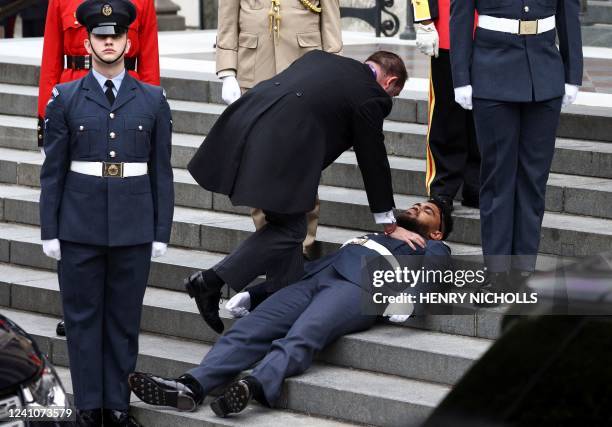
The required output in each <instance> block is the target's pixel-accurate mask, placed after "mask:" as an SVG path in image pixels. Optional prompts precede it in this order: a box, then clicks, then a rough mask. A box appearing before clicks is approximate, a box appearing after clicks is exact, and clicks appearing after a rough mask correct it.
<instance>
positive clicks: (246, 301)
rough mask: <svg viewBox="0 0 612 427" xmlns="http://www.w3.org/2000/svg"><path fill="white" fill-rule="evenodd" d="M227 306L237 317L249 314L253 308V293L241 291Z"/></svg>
mask: <svg viewBox="0 0 612 427" xmlns="http://www.w3.org/2000/svg"><path fill="white" fill-rule="evenodd" d="M225 308H226V309H227V311H229V312H230V314H231V315H232V316H234V317H235V318H238V317H244V316H246V315H247V314H249V309H250V308H251V295H250V294H249V293H248V292H240V293H238V294H236V295H234V296H233V297H232V298H230V300H229V301H228V302H227V304H225Z"/></svg>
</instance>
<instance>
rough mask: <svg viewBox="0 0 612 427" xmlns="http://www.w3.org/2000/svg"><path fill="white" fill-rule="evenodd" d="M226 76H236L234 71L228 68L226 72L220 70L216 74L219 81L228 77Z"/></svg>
mask: <svg viewBox="0 0 612 427" xmlns="http://www.w3.org/2000/svg"><path fill="white" fill-rule="evenodd" d="M228 76H234V77H235V76H236V70H233V69H231V68H228V69H227V70H221V71H219V72H218V73H217V77H219V78H220V79H222V78H223V77H228Z"/></svg>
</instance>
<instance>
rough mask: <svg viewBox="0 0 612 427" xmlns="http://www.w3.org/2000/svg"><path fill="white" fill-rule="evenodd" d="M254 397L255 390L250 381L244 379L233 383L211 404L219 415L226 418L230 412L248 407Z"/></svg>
mask: <svg viewBox="0 0 612 427" xmlns="http://www.w3.org/2000/svg"><path fill="white" fill-rule="evenodd" d="M252 398H253V391H252V390H251V388H250V387H249V383H248V381H246V380H244V379H242V380H238V381H235V382H233V383H231V384H230V385H229V386H228V387H227V388H226V389H225V391H224V392H223V395H221V396H219V397H217V398H216V399H215V400H213V401H212V402H211V404H210V407H211V409H212V410H213V412H214V413H215V415H217V416H218V417H222V418H225V417H227V416H228V415H229V414H236V413H238V412H241V411H243V410H244V408H246V407H247V405H248V404H249V402H250V401H251V399H252Z"/></svg>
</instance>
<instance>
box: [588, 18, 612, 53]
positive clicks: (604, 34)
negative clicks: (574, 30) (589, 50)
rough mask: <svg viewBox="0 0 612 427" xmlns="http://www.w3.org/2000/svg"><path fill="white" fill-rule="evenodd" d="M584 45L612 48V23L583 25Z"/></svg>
mask: <svg viewBox="0 0 612 427" xmlns="http://www.w3.org/2000/svg"><path fill="white" fill-rule="evenodd" d="M582 45H583V46H595V47H604V48H609V47H610V46H612V23H610V24H593V25H583V26H582Z"/></svg>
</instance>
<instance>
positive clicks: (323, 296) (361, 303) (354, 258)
mask: <svg viewBox="0 0 612 427" xmlns="http://www.w3.org/2000/svg"><path fill="white" fill-rule="evenodd" d="M370 236H371V238H372V239H373V240H375V241H377V242H378V243H380V244H382V245H383V246H385V247H386V248H387V249H389V251H390V252H391V253H392V254H393V255H394V256H396V257H397V256H399V255H423V256H421V257H412V258H414V259H415V260H416V261H417V262H418V266H417V265H414V266H413V267H417V268H420V267H421V266H423V267H425V268H426V269H444V268H447V267H448V265H449V263H450V249H449V248H448V246H446V245H445V244H444V243H442V242H437V241H428V243H427V246H426V248H425V249H421V248H418V250H416V251H413V250H412V249H411V248H410V247H409V246H408V245H406V244H404V243H403V242H402V241H399V240H395V239H392V238H390V237H386V236H384V235H376V236H373V235H370ZM364 257H366V258H367V259H369V260H373V261H374V264H372V263H371V262H368V264H367V265H368V267H373V266H374V265H378V266H380V268H389V267H388V265H387V264H386V261H385V258H384V257H381V256H379V255H378V254H377V253H376V252H374V251H372V250H370V249H368V248H366V247H364V246H359V245H347V246H345V247H343V248H341V249H340V250H338V251H337V252H335V253H333V254H330V255H328V256H326V257H324V258H321V259H320V260H318V261H314V262H311V263H307V265H306V273H305V275H304V276H303V277H302V279H301V280H300V281H298V282H297V283H294V284H292V285H289V286H287V287H285V288H283V289H281V290H279V291H278V292H276V293H274V294H273V295H272V296H270V297H269V298H267V299H266V300H265V301H264V302H262V303H261V304H260V305H258V306H257V307H256V308H255V309H254V310H253V311H252V312H251V313H250V314H249V315H248V316H246V317H244V318H242V319H240V320H238V321H237V322H236V323H235V324H234V326H233V327H232V328H231V329H230V330H229V331H228V332H227V333H226V334H225V335H223V336H222V337H221V338H220V339H219V340H218V341H217V343H216V344H215V345H214V347H213V348H212V350H211V351H210V352H209V353H208V354H207V355H206V356H205V357H204V359H203V360H202V363H201V364H200V365H199V366H198V367H196V368H194V369H192V370H190V371H189V372H188V373H189V374H190V375H191V376H193V377H194V378H196V379H197V380H198V382H200V384H201V385H202V387H203V392H204V394H208V393H210V391H212V390H213V389H215V388H216V387H219V386H221V385H223V384H226V383H227V382H228V381H230V380H231V379H232V378H234V377H235V376H236V375H237V374H239V373H240V372H241V371H242V370H244V369H247V368H249V367H251V366H252V365H253V364H255V363H256V362H258V361H260V360H261V362H260V363H259V364H258V365H257V366H256V367H255V369H254V370H253V372H252V375H253V376H254V377H255V378H256V379H257V380H258V381H259V382H260V383H261V384H262V386H263V393H264V395H265V401H264V402H263V403H265V404H268V405H271V406H274V405H275V404H276V402H277V401H278V399H279V397H280V393H281V389H282V384H283V380H284V379H285V378H287V377H290V376H293V375H298V374H301V373H302V372H304V371H306V370H307V369H308V368H309V367H310V365H311V364H312V358H313V356H314V354H315V352H316V351H319V350H321V349H322V348H323V347H325V346H326V345H328V344H329V343H331V342H333V341H334V340H336V339H337V338H339V337H340V336H342V335H345V334H349V333H353V332H357V331H362V330H365V329H368V328H370V327H371V326H372V324H373V323H374V321H375V320H376V314H382V312H383V311H384V309H385V307H384V306H382V305H380V306H378V307H375V304H373V303H372V296H371V294H370V293H371V290H372V286H371V280H369V281H366V280H362V277H363V276H362V274H363V269H362V262H363V260H364ZM405 258H411V257H404V258H402V259H405ZM376 260H378V261H380V262H379V263H376ZM262 358H263V360H262Z"/></svg>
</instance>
